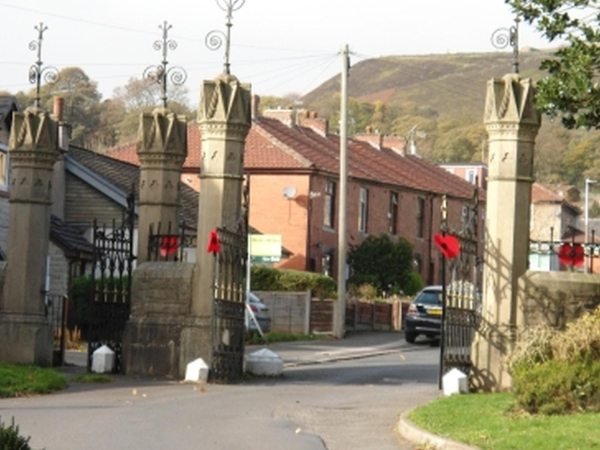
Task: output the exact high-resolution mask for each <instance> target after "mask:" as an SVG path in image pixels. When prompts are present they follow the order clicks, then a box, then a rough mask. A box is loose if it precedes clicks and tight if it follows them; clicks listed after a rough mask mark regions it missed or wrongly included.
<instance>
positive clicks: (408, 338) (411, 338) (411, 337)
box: [404, 333, 417, 344]
mask: <svg viewBox="0 0 600 450" xmlns="http://www.w3.org/2000/svg"><path fill="white" fill-rule="evenodd" d="M404 338H405V339H406V342H408V343H409V344H414V343H415V340H416V339H417V333H404Z"/></svg>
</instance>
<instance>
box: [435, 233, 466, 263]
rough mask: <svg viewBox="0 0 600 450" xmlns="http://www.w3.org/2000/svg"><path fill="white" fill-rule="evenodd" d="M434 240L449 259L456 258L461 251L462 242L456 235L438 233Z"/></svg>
mask: <svg viewBox="0 0 600 450" xmlns="http://www.w3.org/2000/svg"><path fill="white" fill-rule="evenodd" d="M433 240H434V242H435V243H436V245H437V246H438V248H439V249H440V251H441V252H442V254H443V255H444V256H445V257H446V258H448V259H454V258H456V257H457V256H458V254H459V253H460V242H459V241H458V239H457V238H456V237H454V236H450V235H447V236H444V235H442V234H436V235H435V236H434V237H433Z"/></svg>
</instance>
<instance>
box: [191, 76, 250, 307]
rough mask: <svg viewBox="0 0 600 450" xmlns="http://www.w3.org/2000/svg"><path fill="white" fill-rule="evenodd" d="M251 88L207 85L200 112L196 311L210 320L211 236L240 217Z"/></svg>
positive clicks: (222, 80)
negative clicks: (213, 232)
mask: <svg viewBox="0 0 600 450" xmlns="http://www.w3.org/2000/svg"><path fill="white" fill-rule="evenodd" d="M250 97H251V94H250V86H249V85H246V84H241V83H240V82H239V81H238V80H237V78H235V77H234V76H232V75H225V74H224V75H221V76H220V77H218V78H217V79H216V80H214V81H205V82H204V85H203V87H202V100H201V101H200V108H199V111H198V123H199V126H200V132H201V134H202V162H201V166H200V200H199V201H200V208H199V214H198V249H197V254H196V263H197V265H198V268H199V269H198V276H197V279H196V283H195V287H194V300H193V303H192V313H193V314H195V315H200V316H204V315H207V316H210V314H211V311H212V303H211V295H210V292H211V286H212V275H213V274H212V265H213V256H212V255H211V254H209V253H207V252H206V245H207V242H208V239H209V237H210V232H211V231H212V230H215V229H216V228H219V227H222V228H227V229H229V230H231V231H234V230H235V228H236V226H237V223H238V221H239V220H240V215H241V209H242V208H241V206H242V185H243V170H244V147H245V142H246V136H247V134H248V131H250V125H251V114H250Z"/></svg>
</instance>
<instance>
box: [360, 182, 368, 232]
mask: <svg viewBox="0 0 600 450" xmlns="http://www.w3.org/2000/svg"><path fill="white" fill-rule="evenodd" d="M368 218H369V190H368V189H367V188H366V187H361V188H360V192H359V197H358V231H359V232H361V233H367V229H368V226H367V220H368Z"/></svg>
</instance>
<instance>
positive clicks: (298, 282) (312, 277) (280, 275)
mask: <svg viewBox="0 0 600 450" xmlns="http://www.w3.org/2000/svg"><path fill="white" fill-rule="evenodd" d="M251 289H252V290H255V291H311V293H312V295H314V296H316V297H319V298H333V297H336V295H337V294H336V291H337V284H336V282H335V280H334V279H333V278H330V277H328V276H325V275H322V274H320V273H314V272H302V271H300V270H285V269H273V268H271V267H262V266H255V267H252V277H251Z"/></svg>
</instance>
